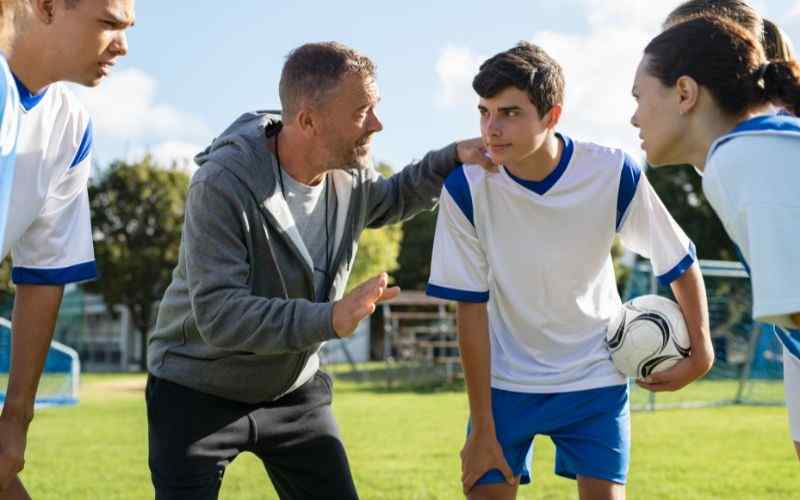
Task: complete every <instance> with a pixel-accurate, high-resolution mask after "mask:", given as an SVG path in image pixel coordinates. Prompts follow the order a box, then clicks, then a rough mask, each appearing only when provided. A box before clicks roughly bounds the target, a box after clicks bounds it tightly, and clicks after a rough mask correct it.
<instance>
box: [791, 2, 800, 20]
mask: <svg viewBox="0 0 800 500" xmlns="http://www.w3.org/2000/svg"><path fill="white" fill-rule="evenodd" d="M797 16H800V1H798V2H795V3H794V5H792V8H791V9H789V17H797Z"/></svg>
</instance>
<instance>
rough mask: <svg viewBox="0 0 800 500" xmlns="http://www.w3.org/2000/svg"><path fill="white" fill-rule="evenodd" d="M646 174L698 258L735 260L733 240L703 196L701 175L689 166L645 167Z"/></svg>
mask: <svg viewBox="0 0 800 500" xmlns="http://www.w3.org/2000/svg"><path fill="white" fill-rule="evenodd" d="M647 178H648V179H649V180H650V183H651V184H652V185H653V189H655V190H656V192H657V193H658V196H659V197H660V198H661V201H663V202H664V205H666V207H667V210H669V212H670V213H671V214H672V217H673V218H675V221H676V222H677V223H678V224H679V225H680V226H681V227H682V228H683V230H684V231H686V234H687V235H688V236H689V238H691V239H692V241H693V242H694V243H695V245H696V246H697V254H698V256H699V257H700V258H702V259H717V260H736V253H735V251H734V246H733V243H732V242H731V240H730V239H729V238H728V235H727V233H725V229H724V228H723V227H722V223H721V222H720V220H719V218H718V217H717V215H716V214H715V213H714V210H713V209H712V208H711V205H709V203H708V200H706V197H705V196H703V189H702V178H701V177H700V176H699V175H697V173H696V172H695V171H694V169H693V168H692V167H691V166H688V165H684V166H673V167H661V168H648V169H647Z"/></svg>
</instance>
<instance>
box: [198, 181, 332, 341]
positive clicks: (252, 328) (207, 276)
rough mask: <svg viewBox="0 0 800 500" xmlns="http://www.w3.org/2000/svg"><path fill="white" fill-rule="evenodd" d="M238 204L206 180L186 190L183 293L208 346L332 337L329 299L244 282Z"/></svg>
mask: <svg viewBox="0 0 800 500" xmlns="http://www.w3.org/2000/svg"><path fill="white" fill-rule="evenodd" d="M238 207H240V203H239V202H238V201H237V200H236V199H235V197H234V196H233V195H231V194H230V193H228V192H227V191H224V190H222V189H221V188H218V187H216V186H215V185H212V184H211V183H209V182H208V181H202V182H195V183H193V184H192V186H191V187H190V189H189V194H188V197H187V200H186V221H185V223H184V229H183V238H184V242H183V243H184V245H185V246H186V248H185V257H186V270H187V271H186V274H187V282H188V287H189V298H190V301H191V306H192V311H193V313H194V317H195V320H196V322H197V329H198V331H199V333H200V335H201V336H202V337H203V339H204V340H205V341H206V342H207V343H208V344H209V345H212V346H214V347H218V348H221V349H227V350H231V351H246V352H252V353H254V354H280V353H286V352H300V351H303V350H306V349H308V348H309V347H311V346H312V345H314V344H316V343H319V342H322V341H324V340H329V339H333V338H336V334H335V332H334V330H333V326H332V323H331V315H332V311H333V304H332V303H314V302H311V301H309V300H305V299H287V298H266V297H259V296H256V295H253V294H252V292H251V290H250V286H249V285H248V275H249V272H250V263H249V261H250V258H251V257H252V256H250V255H248V250H247V245H246V243H245V240H244V238H245V235H244V233H243V229H242V224H241V222H240V220H239V214H240V213H241V209H240V208H238ZM259 230H260V228H259ZM277 272H278V271H277V270H276V275H275V279H276V280H278V279H280V277H279V276H278V274H277Z"/></svg>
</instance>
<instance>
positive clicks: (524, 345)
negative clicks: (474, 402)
mask: <svg viewBox="0 0 800 500" xmlns="http://www.w3.org/2000/svg"><path fill="white" fill-rule="evenodd" d="M559 137H560V138H561V140H562V141H563V142H564V150H563V154H562V157H561V160H560V162H559V164H558V165H557V166H556V168H555V169H554V170H553V172H552V173H551V174H549V175H548V176H547V177H546V178H545V179H544V180H542V181H539V182H533V181H527V180H523V179H519V178H516V177H514V176H513V175H512V174H511V173H510V172H509V171H508V170H507V169H505V168H503V167H501V168H500V170H499V172H497V173H490V172H487V171H485V170H484V169H483V168H481V167H478V166H468V165H465V166H463V167H461V168H458V169H456V170H454V171H453V172H452V173H451V174H450V175H449V176H448V178H447V180H446V182H445V187H444V189H443V190H442V197H441V199H440V205H439V215H438V220H437V224H436V236H435V239H434V245H433V257H432V262H431V276H430V280H429V283H428V290H427V292H428V294H430V295H433V296H436V297H441V298H445V299H451V300H456V301H461V302H488V304H487V309H488V313H489V334H490V338H491V363H492V367H491V370H492V387H495V388H497V389H503V390H509V391H517V392H528V393H554V392H568V391H578V390H585V389H593V388H597V387H606V386H611V385H617V384H624V383H625V378H624V377H623V376H622V375H621V374H620V373H619V372H618V371H617V370H616V369H615V368H614V366H613V364H612V363H611V360H610V357H609V353H608V349H607V347H606V346H605V331H606V328H607V325H608V321H609V319H610V318H611V317H612V316H613V315H614V314H615V313H616V312H617V311H618V310H619V307H620V305H621V301H620V297H619V294H618V293H617V287H616V279H615V276H614V267H613V264H612V260H611V255H610V251H611V246H612V245H613V242H614V238H615V236H616V235H619V236H620V237H621V240H622V242H623V244H624V245H625V246H626V247H627V248H629V249H631V250H633V251H635V252H636V253H638V254H640V255H643V256H645V257H649V258H650V259H651V261H652V263H653V267H654V269H655V270H656V272H657V273H658V275H659V279H660V280H661V282H662V283H665V284H668V283H671V282H672V281H674V280H675V279H677V278H678V277H680V276H681V275H682V274H683V273H684V272H685V271H686V270H687V269H688V268H689V267H690V266H691V265H692V263H693V262H694V259H695V257H694V248H693V245H692V243H691V241H690V240H689V238H688V237H687V236H686V234H685V233H684V232H683V231H682V230H681V229H680V227H679V226H678V225H677V224H676V223H675V221H674V220H673V219H672V217H671V216H670V215H669V212H667V210H666V208H665V207H664V205H663V204H662V203H661V201H660V200H659V198H658V196H657V195H656V193H655V191H653V189H652V187H651V186H650V183H649V182H648V180H647V177H646V176H644V175H642V171H641V168H640V167H639V165H638V164H637V163H636V162H635V161H634V160H633V159H632V158H631V157H630V156H628V155H626V154H624V153H623V152H622V151H621V150H618V149H610V148H605V147H601V146H598V145H595V144H590V143H583V142H577V141H572V140H571V139H570V138H569V137H566V136H563V135H559Z"/></svg>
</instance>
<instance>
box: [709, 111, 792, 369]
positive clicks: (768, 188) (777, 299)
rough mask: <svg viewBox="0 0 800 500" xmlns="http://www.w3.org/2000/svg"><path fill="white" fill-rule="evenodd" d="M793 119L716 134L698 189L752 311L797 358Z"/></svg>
mask: <svg viewBox="0 0 800 500" xmlns="http://www.w3.org/2000/svg"><path fill="white" fill-rule="evenodd" d="M799 162H800V119H798V118H795V117H792V116H787V115H764V116H759V117H756V118H752V119H750V120H747V121H745V122H743V123H741V124H740V125H738V126H737V127H736V128H734V129H733V130H732V131H731V132H730V133H728V134H726V135H724V136H722V137H720V138H719V139H717V141H715V142H714V144H712V145H711V148H710V149H709V152H708V157H707V159H706V168H705V172H704V173H703V192H704V193H705V195H706V198H708V201H709V203H710V204H711V206H712V208H714V211H715V212H716V213H717V215H718V216H719V218H720V220H721V221H722V224H723V226H724V227H725V230H726V231H727V232H728V235H730V237H731V239H732V240H733V242H734V243H735V244H736V245H737V247H738V250H739V253H740V254H741V257H742V260H743V262H744V264H745V266H746V267H747V270H748V272H749V273H750V279H751V283H752V289H753V318H754V319H755V320H757V321H762V322H765V323H770V324H773V325H775V326H776V328H775V331H776V333H777V335H778V337H779V338H780V340H781V342H782V343H783V344H784V345H785V346H786V351H787V352H789V353H790V354H792V355H793V356H795V357H796V358H798V359H800V331H798V330H797V329H792V327H793V326H794V325H793V323H792V321H791V320H790V318H789V316H790V315H791V314H794V313H798V312H800V265H798V263H800V188H799V186H800V165H799V164H798V163H799Z"/></svg>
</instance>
